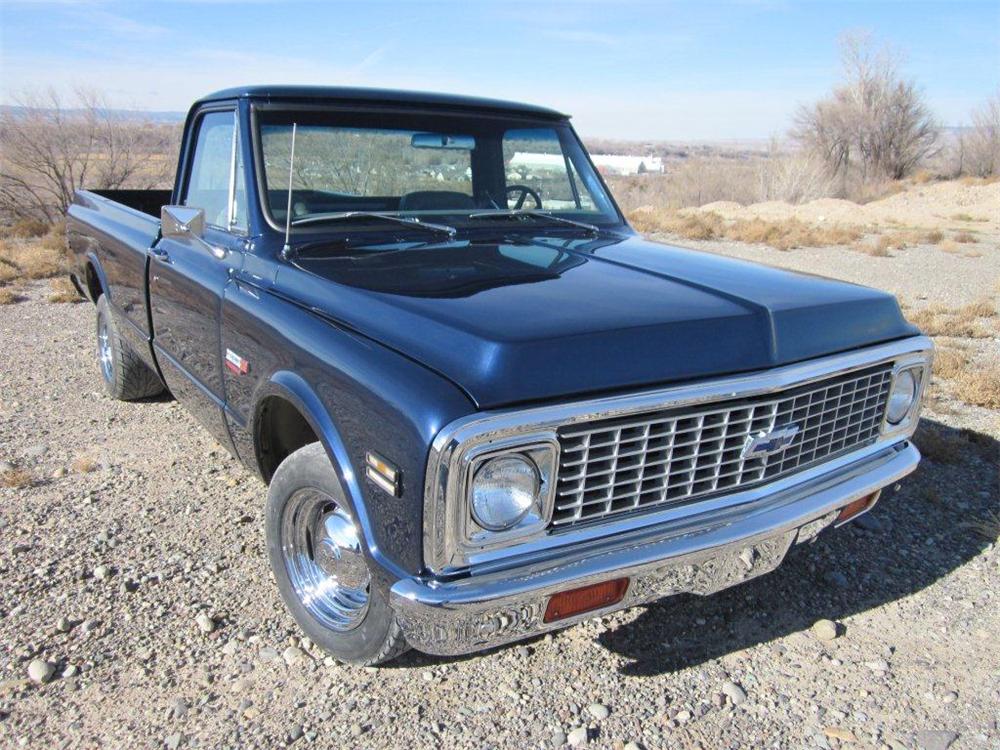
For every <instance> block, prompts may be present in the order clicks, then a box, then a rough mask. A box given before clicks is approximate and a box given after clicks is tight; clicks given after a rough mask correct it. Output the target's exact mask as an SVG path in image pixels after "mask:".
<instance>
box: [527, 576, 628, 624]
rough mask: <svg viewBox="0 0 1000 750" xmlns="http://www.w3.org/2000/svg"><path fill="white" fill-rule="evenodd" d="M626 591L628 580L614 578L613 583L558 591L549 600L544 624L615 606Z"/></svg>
mask: <svg viewBox="0 0 1000 750" xmlns="http://www.w3.org/2000/svg"><path fill="white" fill-rule="evenodd" d="M626 589H628V578H616V579H614V580H613V581H604V582H603V583H595V584H593V585H591V586H583V587H582V588H578V589H570V590H569V591H560V592H559V593H558V594H553V595H552V598H551V599H549V604H548V606H547V607H546V608H545V618H544V622H555V621H556V620H565V619H566V618H567V617H573V616H574V615H579V614H583V613H584V612H590V611H591V610H595V609H603V608H604V607H609V606H611V605H612V604H617V603H618V602H620V601H621V600H622V599H623V598H624V597H625V591H626Z"/></svg>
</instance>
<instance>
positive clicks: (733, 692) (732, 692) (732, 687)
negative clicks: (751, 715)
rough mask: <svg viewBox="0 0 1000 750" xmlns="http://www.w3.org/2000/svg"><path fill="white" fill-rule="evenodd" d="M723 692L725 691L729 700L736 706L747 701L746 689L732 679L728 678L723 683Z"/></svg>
mask: <svg viewBox="0 0 1000 750" xmlns="http://www.w3.org/2000/svg"><path fill="white" fill-rule="evenodd" d="M722 692H723V693H725V695H726V697H727V698H729V702H730V703H732V704H733V705H734V706H739V705H742V704H743V703H745V702H746V699H747V693H746V690H744V689H743V688H742V687H740V686H739V685H737V684H736V683H735V682H733V681H732V680H726V681H725V682H724V683H722Z"/></svg>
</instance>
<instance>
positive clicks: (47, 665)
mask: <svg viewBox="0 0 1000 750" xmlns="http://www.w3.org/2000/svg"><path fill="white" fill-rule="evenodd" d="M55 671H56V665H55V664H52V663H51V662H47V661H45V660H44V659H32V660H31V663H30V664H29V665H28V677H29V678H30V679H31V681H32V682H37V683H39V684H41V683H45V682H48V681H49V680H51V679H52V675H53V674H55Z"/></svg>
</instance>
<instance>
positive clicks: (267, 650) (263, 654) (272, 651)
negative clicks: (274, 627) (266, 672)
mask: <svg viewBox="0 0 1000 750" xmlns="http://www.w3.org/2000/svg"><path fill="white" fill-rule="evenodd" d="M257 656H258V658H259V659H260V660H261V661H262V662H264V663H265V664H266V663H268V662H272V661H274V660H275V659H277V658H278V657H279V656H280V654H279V653H278V649H276V648H271V647H270V646H264V648H262V649H261V650H260V653H259V654H258V655H257Z"/></svg>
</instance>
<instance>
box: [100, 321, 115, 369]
mask: <svg viewBox="0 0 1000 750" xmlns="http://www.w3.org/2000/svg"><path fill="white" fill-rule="evenodd" d="M97 359H98V360H99V361H100V363H101V374H102V375H104V379H105V380H107V381H108V382H109V383H110V382H111V378H112V374H113V373H114V369H113V368H114V360H113V359H112V358H111V335H110V333H109V332H108V321H107V320H105V319H104V318H103V317H102V318H101V321H100V324H99V325H98V328H97Z"/></svg>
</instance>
